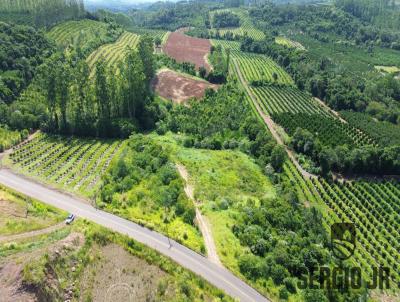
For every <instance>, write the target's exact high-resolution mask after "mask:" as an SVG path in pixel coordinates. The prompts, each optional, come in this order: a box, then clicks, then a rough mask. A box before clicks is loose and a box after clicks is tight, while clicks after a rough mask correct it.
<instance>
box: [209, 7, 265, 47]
mask: <svg viewBox="0 0 400 302" xmlns="http://www.w3.org/2000/svg"><path fill="white" fill-rule="evenodd" d="M223 11H230V12H232V13H234V14H236V15H237V16H239V18H240V22H241V24H240V27H236V28H222V29H215V28H213V29H210V31H211V32H212V33H216V32H217V31H218V32H219V33H220V35H224V34H225V33H227V32H231V33H232V34H233V35H234V36H241V37H244V36H248V37H251V38H253V39H254V40H263V39H264V38H265V35H264V33H263V32H262V31H260V30H258V29H257V28H256V27H255V26H254V24H253V22H252V21H251V19H250V17H249V14H248V12H247V11H246V10H243V9H221V10H215V11H212V12H210V19H212V16H213V15H214V14H215V13H219V12H223Z"/></svg>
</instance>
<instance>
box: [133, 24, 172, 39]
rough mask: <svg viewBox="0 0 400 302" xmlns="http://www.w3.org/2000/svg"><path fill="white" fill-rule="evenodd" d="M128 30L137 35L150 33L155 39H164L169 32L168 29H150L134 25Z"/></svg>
mask: <svg viewBox="0 0 400 302" xmlns="http://www.w3.org/2000/svg"><path fill="white" fill-rule="evenodd" d="M128 30H129V31H130V32H132V33H134V34H137V35H149V36H150V37H152V38H153V39H156V38H160V39H161V41H163V40H164V37H165V36H166V35H167V34H168V33H169V32H168V31H165V30H161V29H150V28H144V27H132V28H129V29H128Z"/></svg>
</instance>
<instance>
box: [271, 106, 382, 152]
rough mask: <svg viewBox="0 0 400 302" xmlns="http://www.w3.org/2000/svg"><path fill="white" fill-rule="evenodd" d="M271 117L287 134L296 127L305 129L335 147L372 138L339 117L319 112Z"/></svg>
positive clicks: (360, 143)
mask: <svg viewBox="0 0 400 302" xmlns="http://www.w3.org/2000/svg"><path fill="white" fill-rule="evenodd" d="M272 119H273V120H274V121H275V122H276V123H278V124H279V125H281V126H282V127H283V128H284V129H285V131H286V133H287V134H289V135H290V136H292V135H293V134H294V132H295V131H296V129H297V128H303V129H307V130H308V131H310V132H311V133H313V134H314V135H315V136H316V137H317V138H318V139H319V140H320V141H321V143H322V144H323V145H327V146H331V147H335V146H339V145H344V144H347V145H348V146H362V145H371V144H373V143H374V142H373V140H372V139H370V138H369V137H368V136H367V135H365V134H364V133H363V132H360V131H357V129H356V128H354V127H352V126H350V125H349V124H347V123H344V122H341V121H340V120H339V119H336V118H334V117H333V116H332V117H328V116H322V115H321V114H309V113H289V112H288V113H279V114H273V115H272Z"/></svg>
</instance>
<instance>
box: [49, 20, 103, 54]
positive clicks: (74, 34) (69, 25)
mask: <svg viewBox="0 0 400 302" xmlns="http://www.w3.org/2000/svg"><path fill="white" fill-rule="evenodd" d="M47 35H48V36H49V37H50V38H52V39H54V41H55V42H56V43H57V45H59V46H63V47H66V46H67V45H69V44H75V43H76V42H77V41H78V39H79V41H80V42H81V43H82V44H83V45H80V46H81V47H82V48H84V46H85V45H86V44H90V43H93V41H94V40H96V39H102V38H105V37H106V35H107V24H106V23H103V22H98V21H94V20H88V19H85V20H81V21H68V22H64V23H61V24H60V25H57V26H55V27H53V28H52V29H51V30H50V31H49V32H48V34H47Z"/></svg>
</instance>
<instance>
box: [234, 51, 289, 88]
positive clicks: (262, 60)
mask: <svg viewBox="0 0 400 302" xmlns="http://www.w3.org/2000/svg"><path fill="white" fill-rule="evenodd" d="M232 57H233V58H234V59H235V60H236V62H237V63H238V65H239V68H240V70H241V72H242V74H243V76H244V78H245V80H246V81H247V82H252V81H266V82H270V83H278V84H287V85H293V80H292V78H291V77H290V75H289V74H288V73H287V72H286V71H285V70H283V69H282V67H280V66H279V65H278V64H277V63H275V61H273V60H272V59H270V58H268V57H266V56H263V55H256V54H250V53H241V52H240V53H239V52H236V51H233V52H232ZM274 76H275V78H274Z"/></svg>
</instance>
